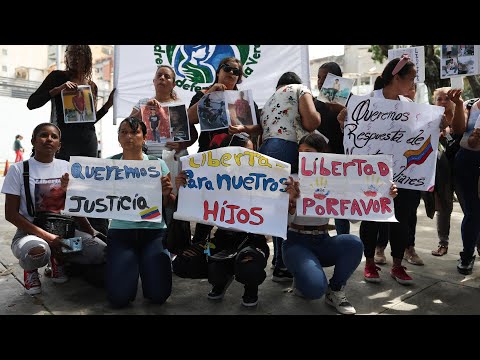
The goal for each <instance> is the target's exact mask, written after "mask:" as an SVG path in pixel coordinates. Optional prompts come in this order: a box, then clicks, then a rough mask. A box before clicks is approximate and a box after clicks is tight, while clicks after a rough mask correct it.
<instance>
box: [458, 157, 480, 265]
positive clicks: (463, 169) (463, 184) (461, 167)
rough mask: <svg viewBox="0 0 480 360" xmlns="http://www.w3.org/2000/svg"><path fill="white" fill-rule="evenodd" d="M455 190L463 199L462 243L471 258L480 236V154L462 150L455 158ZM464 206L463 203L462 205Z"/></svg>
mask: <svg viewBox="0 0 480 360" xmlns="http://www.w3.org/2000/svg"><path fill="white" fill-rule="evenodd" d="M454 167H455V168H454V173H455V189H456V191H457V194H458V195H459V197H461V198H462V199H463V206H462V210H463V220H462V241H463V252H464V253H465V255H466V257H467V258H471V257H472V256H473V253H474V251H475V243H476V242H477V239H478V237H479V234H480V221H479V219H480V199H479V193H478V186H479V184H478V181H479V176H480V152H478V151H471V150H466V149H463V148H461V149H460V150H459V151H458V152H457V155H456V156H455V165H454ZM460 204H462V203H460Z"/></svg>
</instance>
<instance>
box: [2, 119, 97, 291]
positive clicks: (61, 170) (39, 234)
mask: <svg viewBox="0 0 480 360" xmlns="http://www.w3.org/2000/svg"><path fill="white" fill-rule="evenodd" d="M60 137H61V132H60V129H59V128H58V127H57V126H56V125H54V124H51V123H42V124H40V125H38V126H37V127H36V128H35V129H34V130H33V135H32V146H33V150H32V157H31V158H30V159H29V160H27V161H25V162H18V163H15V164H13V165H12V166H11V167H10V170H9V171H8V174H7V176H6V178H5V182H4V184H3V188H2V193H4V194H6V198H5V219H6V220H7V221H9V222H11V223H12V224H13V225H15V226H16V227H17V232H16V233H15V235H14V237H13V240H12V246H11V247H12V252H13V254H14V255H15V257H16V258H17V259H19V262H20V266H21V267H22V268H23V269H24V270H23V279H24V286H25V292H26V293H27V294H29V295H33V294H39V293H40V292H41V290H42V288H41V283H40V279H39V275H38V269H39V268H41V267H43V266H45V265H47V263H48V262H49V260H50V261H51V264H52V275H51V279H52V281H53V282H55V283H63V282H65V281H67V280H68V277H67V275H66V273H65V268H64V263H65V262H70V263H77V264H102V263H104V261H105V259H104V251H105V246H106V244H105V243H104V242H103V241H101V240H100V239H98V238H96V237H95V235H96V234H97V232H96V231H95V230H94V229H93V228H92V227H91V226H90V224H89V222H88V220H87V219H86V218H77V219H78V220H79V221H78V224H79V225H81V226H82V229H83V230H84V231H85V232H80V231H78V230H75V233H74V236H75V237H79V236H80V237H81V238H82V243H83V248H82V250H81V251H80V252H75V253H71V254H70V253H68V250H72V249H70V248H69V246H67V245H65V244H64V243H63V242H62V237H63V236H62V235H59V234H53V233H52V231H53V230H61V229H60V228H61V227H62V226H60V225H61V224H62V223H63V222H62V223H59V222H56V223H53V224H51V226H42V225H41V224H40V223H39V222H37V221H35V220H38V219H39V215H40V212H41V211H44V212H45V211H48V214H52V213H54V214H58V213H59V212H60V210H63V208H64V206H65V193H66V188H67V184H68V163H67V162H66V161H65V160H60V159H55V158H54V156H55V154H56V153H57V151H58V150H59V149H60ZM26 164H28V169H24V167H25V166H26ZM24 171H26V172H28V179H29V183H28V184H25V183H24V180H25V177H24V176H23V172H24ZM25 186H28V189H27V188H26V187H25ZM26 191H27V194H28V195H27V194H26ZM28 196H29V197H30V199H29V198H28ZM30 205H32V206H30ZM34 217H35V219H34ZM54 217H55V216H51V215H50V218H54ZM66 220H68V219H66ZM66 220H65V221H66ZM37 224H38V225H37ZM47 224H48V223H47V222H44V223H43V225H47ZM55 224H56V226H54V225H55ZM52 229H53V230H52ZM85 275H87V274H85Z"/></svg>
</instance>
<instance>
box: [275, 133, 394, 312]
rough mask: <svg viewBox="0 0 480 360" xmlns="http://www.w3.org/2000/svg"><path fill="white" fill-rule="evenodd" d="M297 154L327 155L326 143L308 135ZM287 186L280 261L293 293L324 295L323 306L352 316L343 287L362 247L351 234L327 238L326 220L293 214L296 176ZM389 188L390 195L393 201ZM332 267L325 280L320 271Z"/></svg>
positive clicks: (312, 135)
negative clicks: (290, 276)
mask: <svg viewBox="0 0 480 360" xmlns="http://www.w3.org/2000/svg"><path fill="white" fill-rule="evenodd" d="M299 145H300V146H299V151H300V152H311V153H325V152H329V150H328V145H327V143H326V141H325V139H324V138H323V137H322V136H321V135H319V134H310V135H307V136H305V137H303V138H302V139H301V140H300V142H299ZM293 176H294V177H295V180H294V179H293V178H290V180H289V181H288V182H287V184H288V185H287V192H288V193H289V195H290V202H289V207H288V212H289V219H288V222H289V227H288V233H287V239H286V240H285V241H284V242H283V259H284V261H285V265H286V266H287V268H288V269H289V270H290V271H291V272H292V274H293V276H294V285H293V291H294V293H295V294H296V295H299V296H301V297H305V298H308V299H319V298H321V297H322V296H323V294H325V302H326V303H327V304H328V305H330V306H333V307H334V308H335V309H336V310H337V311H338V312H339V313H341V314H345V315H351V314H355V313H356V311H355V308H354V307H353V306H352V305H351V304H350V302H349V301H348V299H347V297H346V295H345V285H346V283H347V281H348V279H349V278H350V276H351V275H352V274H353V272H354V271H355V269H356V268H357V266H358V264H360V260H361V259H362V252H363V245H362V241H361V240H360V238H359V237H358V236H356V235H352V234H342V235H337V236H333V237H330V236H329V234H328V228H327V226H328V220H329V219H328V218H321V217H305V216H299V215H298V214H296V204H297V201H296V199H297V198H298V197H299V196H300V189H299V182H298V180H296V179H297V178H298V177H297V175H296V174H294V175H293ZM395 194H396V187H395V186H394V185H392V188H391V192H390V195H391V196H392V197H395ZM328 266H335V270H334V272H333V276H332V277H331V279H330V281H328V280H327V278H326V276H325V272H324V270H323V267H328Z"/></svg>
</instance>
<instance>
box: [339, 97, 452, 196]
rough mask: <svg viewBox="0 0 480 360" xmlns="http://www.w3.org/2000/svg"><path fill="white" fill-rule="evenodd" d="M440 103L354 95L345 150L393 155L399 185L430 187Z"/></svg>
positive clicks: (417, 188)
mask: <svg viewBox="0 0 480 360" xmlns="http://www.w3.org/2000/svg"><path fill="white" fill-rule="evenodd" d="M444 110H445V109H444V108H443V107H441V106H434V105H426V104H415V103H412V102H407V101H395V100H385V99H379V98H373V97H365V96H355V95H352V97H351V98H350V100H349V102H348V107H347V112H348V117H347V121H346V123H345V129H344V138H343V145H344V147H345V153H346V154H364V155H376V154H391V155H393V173H394V175H393V181H394V182H395V183H396V184H397V186H398V187H399V188H405V189H414V190H427V191H431V190H432V189H433V186H434V184H435V166H436V158H437V149H438V138H439V132H440V129H439V127H440V121H441V119H442V115H443V112H444Z"/></svg>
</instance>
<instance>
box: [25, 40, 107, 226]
mask: <svg viewBox="0 0 480 360" xmlns="http://www.w3.org/2000/svg"><path fill="white" fill-rule="evenodd" d="M65 67H66V69H65V70H54V71H52V72H51V73H50V74H48V76H47V77H46V78H45V80H44V81H43V83H42V84H41V85H40V87H39V88H38V89H37V90H36V91H35V92H34V93H33V94H32V95H30V97H29V99H28V102H27V107H28V108H29V109H30V110H33V109H37V108H39V107H42V106H43V105H45V104H46V103H47V102H48V101H50V102H51V105H52V112H51V116H50V121H51V122H52V123H54V124H55V125H58V127H59V128H60V130H61V131H62V147H61V149H60V151H59V152H58V153H57V154H55V157H56V158H57V159H63V160H67V161H69V160H70V156H88V157H97V155H98V152H97V149H98V141H97V134H96V133H95V123H93V122H84V123H81V122H80V123H75V124H71V123H70V124H66V123H65V122H64V113H63V103H62V91H63V90H76V89H78V86H79V85H89V86H90V88H91V90H92V96H93V101H94V104H93V108H94V110H95V109H96V107H97V95H98V87H97V85H96V84H95V82H93V80H92V51H91V49H90V46H88V45H67V47H66V49H65ZM114 93H115V89H113V90H112V92H111V93H110V96H109V97H108V100H107V101H106V102H105V104H104V105H103V107H102V108H101V109H100V110H98V111H97V112H96V119H97V121H99V120H100V119H101V118H102V117H104V116H105V114H106V113H107V112H108V110H109V109H110V108H111V107H112V105H113V96H114ZM95 111H96V110H95ZM82 113H83V111H82ZM89 220H90V223H91V224H92V226H93V227H94V228H95V229H97V230H98V231H100V232H102V233H106V231H107V227H108V222H107V221H106V220H105V219H96V218H90V219H89Z"/></svg>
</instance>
